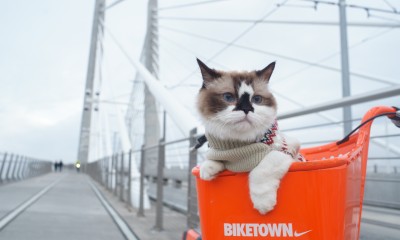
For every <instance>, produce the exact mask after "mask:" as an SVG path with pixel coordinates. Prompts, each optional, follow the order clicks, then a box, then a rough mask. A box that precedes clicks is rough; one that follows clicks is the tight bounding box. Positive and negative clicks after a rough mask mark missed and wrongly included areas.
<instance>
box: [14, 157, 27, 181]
mask: <svg viewBox="0 0 400 240" xmlns="http://www.w3.org/2000/svg"><path fill="white" fill-rule="evenodd" d="M24 164H25V157H24V156H21V160H20V164H19V167H18V170H17V172H16V179H17V180H21V179H22V178H21V169H22V168H23V166H24Z"/></svg>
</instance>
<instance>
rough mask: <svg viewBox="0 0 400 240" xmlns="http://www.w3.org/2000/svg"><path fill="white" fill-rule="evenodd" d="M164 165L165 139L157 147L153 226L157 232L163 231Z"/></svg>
mask: <svg viewBox="0 0 400 240" xmlns="http://www.w3.org/2000/svg"><path fill="white" fill-rule="evenodd" d="M164 165H165V139H161V140H160V144H159V146H158V165H157V203H156V225H155V226H154V229H155V230H157V231H162V230H163V218H164V216H163V215H164V214H163V199H164Z"/></svg>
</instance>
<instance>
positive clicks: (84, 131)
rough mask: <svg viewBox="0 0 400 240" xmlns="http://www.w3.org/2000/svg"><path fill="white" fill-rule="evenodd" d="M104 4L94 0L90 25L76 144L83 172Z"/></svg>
mask: <svg viewBox="0 0 400 240" xmlns="http://www.w3.org/2000/svg"><path fill="white" fill-rule="evenodd" d="M104 4H105V0H96V2H95V9H94V15H93V25H92V38H91V43H90V52H89V63H88V69H87V75H86V86H85V95H84V101H83V105H84V109H83V112H82V120H81V132H80V137H79V146H78V160H79V161H80V162H81V166H82V168H83V169H82V170H83V172H86V169H85V167H84V166H85V165H86V163H87V162H88V158H89V144H90V131H91V116H92V102H93V97H94V96H95V95H94V93H93V81H94V76H95V70H96V51H97V44H98V41H97V38H98V36H99V26H100V23H101V22H102V21H103V19H104Z"/></svg>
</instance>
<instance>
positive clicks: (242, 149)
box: [197, 59, 303, 214]
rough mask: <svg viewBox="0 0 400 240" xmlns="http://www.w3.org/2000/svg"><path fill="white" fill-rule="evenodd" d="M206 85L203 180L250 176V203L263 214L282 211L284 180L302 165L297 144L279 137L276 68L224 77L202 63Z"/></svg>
mask: <svg viewBox="0 0 400 240" xmlns="http://www.w3.org/2000/svg"><path fill="white" fill-rule="evenodd" d="M197 62H198V65H199V67H200V71H201V75H202V78H203V84H202V86H201V88H200V91H199V93H198V97H197V108H198V112H199V114H200V117H201V119H202V122H203V124H204V127H205V133H206V137H207V140H208V145H209V150H208V152H207V159H206V160H205V161H204V162H202V164H201V165H200V178H201V179H203V180H212V179H213V178H215V176H216V175H217V174H218V173H219V172H221V171H223V170H225V169H228V170H230V171H234V172H249V190H250V198H251V201H252V203H253V206H254V208H255V209H257V210H258V211H259V212H260V213H261V214H265V213H267V212H269V211H271V210H272V209H273V208H274V206H275V205H276V196H277V190H278V187H279V184H280V180H281V178H282V177H283V176H284V175H285V174H286V172H287V171H288V169H289V167H290V165H291V163H292V162H293V161H296V160H298V159H299V160H301V161H303V159H302V158H301V156H300V155H299V154H298V151H299V148H300V144H299V142H298V141H297V139H294V138H291V137H288V136H285V135H283V134H281V133H280V132H279V131H278V126H277V123H276V114H277V103H276V99H275V97H274V96H273V94H272V93H271V91H270V90H269V87H268V83H269V80H270V78H271V75H272V72H273V70H274V68H275V62H273V63H271V64H269V65H268V66H267V67H265V68H264V69H262V70H259V71H241V72H237V71H229V72H228V71H221V70H215V69H211V68H209V67H208V66H207V65H206V64H204V63H203V62H202V61H200V60H199V59H197Z"/></svg>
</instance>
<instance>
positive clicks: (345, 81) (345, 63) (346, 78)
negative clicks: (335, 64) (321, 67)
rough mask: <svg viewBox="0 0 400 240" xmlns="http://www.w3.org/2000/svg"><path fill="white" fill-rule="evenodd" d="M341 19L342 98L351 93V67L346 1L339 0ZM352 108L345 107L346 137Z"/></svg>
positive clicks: (344, 124) (349, 128) (344, 128)
mask: <svg viewBox="0 0 400 240" xmlns="http://www.w3.org/2000/svg"><path fill="white" fill-rule="evenodd" d="M339 17H340V46H341V56H342V61H341V63H342V96H343V97H348V96H350V94H351V91H350V74H349V72H350V67H349V52H348V45H347V19H346V0H339ZM351 119H352V116H351V106H346V107H343V121H344V123H343V131H344V135H343V136H345V135H347V134H348V133H350V132H351V128H352V122H351Z"/></svg>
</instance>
